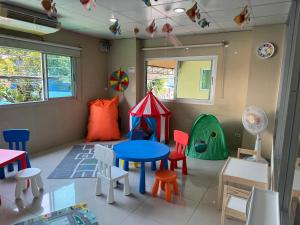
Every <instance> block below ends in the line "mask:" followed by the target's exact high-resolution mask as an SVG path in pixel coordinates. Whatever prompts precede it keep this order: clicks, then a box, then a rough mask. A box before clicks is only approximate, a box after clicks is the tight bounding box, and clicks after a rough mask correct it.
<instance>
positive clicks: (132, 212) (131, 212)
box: [119, 196, 149, 225]
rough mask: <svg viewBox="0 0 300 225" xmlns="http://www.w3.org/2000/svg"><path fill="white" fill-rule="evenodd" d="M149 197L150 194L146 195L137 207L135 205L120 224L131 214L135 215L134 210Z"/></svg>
mask: <svg viewBox="0 0 300 225" xmlns="http://www.w3.org/2000/svg"><path fill="white" fill-rule="evenodd" d="M148 198H149V197H148V196H146V197H145V198H144V199H143V200H142V201H141V202H140V203H139V204H138V205H137V207H135V208H134V209H132V210H131V211H130V212H129V214H128V215H127V216H126V217H125V218H124V220H123V221H122V222H121V223H119V225H120V224H122V223H123V222H124V221H125V220H126V219H127V218H128V217H129V216H130V215H133V214H134V212H135V211H136V210H137V209H138V208H139V207H140V206H141V205H142V204H143V203H144V202H145V201H146V200H147V199H148Z"/></svg>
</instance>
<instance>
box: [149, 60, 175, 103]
mask: <svg viewBox="0 0 300 225" xmlns="http://www.w3.org/2000/svg"><path fill="white" fill-rule="evenodd" d="M176 63H177V62H176V61H174V60H151V61H148V62H147V90H148V91H150V90H151V89H152V90H153V93H154V95H155V96H157V97H158V98H160V99H174V90H175V70H176V69H175V68H176Z"/></svg>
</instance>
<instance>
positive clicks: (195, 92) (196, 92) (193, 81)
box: [177, 60, 212, 100]
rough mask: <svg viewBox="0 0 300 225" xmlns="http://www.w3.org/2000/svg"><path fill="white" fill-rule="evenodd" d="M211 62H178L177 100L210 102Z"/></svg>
mask: <svg viewBox="0 0 300 225" xmlns="http://www.w3.org/2000/svg"><path fill="white" fill-rule="evenodd" d="M211 76H212V60H200V61H180V62H178V77H177V98H185V99H199V100H210V92H211Z"/></svg>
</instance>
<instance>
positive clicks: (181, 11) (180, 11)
mask: <svg viewBox="0 0 300 225" xmlns="http://www.w3.org/2000/svg"><path fill="white" fill-rule="evenodd" d="M173 11H174V12H176V13H183V12H185V8H175V9H173Z"/></svg>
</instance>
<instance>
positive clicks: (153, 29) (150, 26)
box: [145, 20, 157, 37]
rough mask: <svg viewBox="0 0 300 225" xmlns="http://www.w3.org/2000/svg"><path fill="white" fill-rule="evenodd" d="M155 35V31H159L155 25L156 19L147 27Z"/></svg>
mask: <svg viewBox="0 0 300 225" xmlns="http://www.w3.org/2000/svg"><path fill="white" fill-rule="evenodd" d="M145 30H146V31H147V32H148V33H149V34H151V36H152V37H153V35H154V33H155V32H156V31H157V26H156V25H155V20H153V21H152V22H151V24H150V25H149V26H148V27H147V28H146V29H145Z"/></svg>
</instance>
